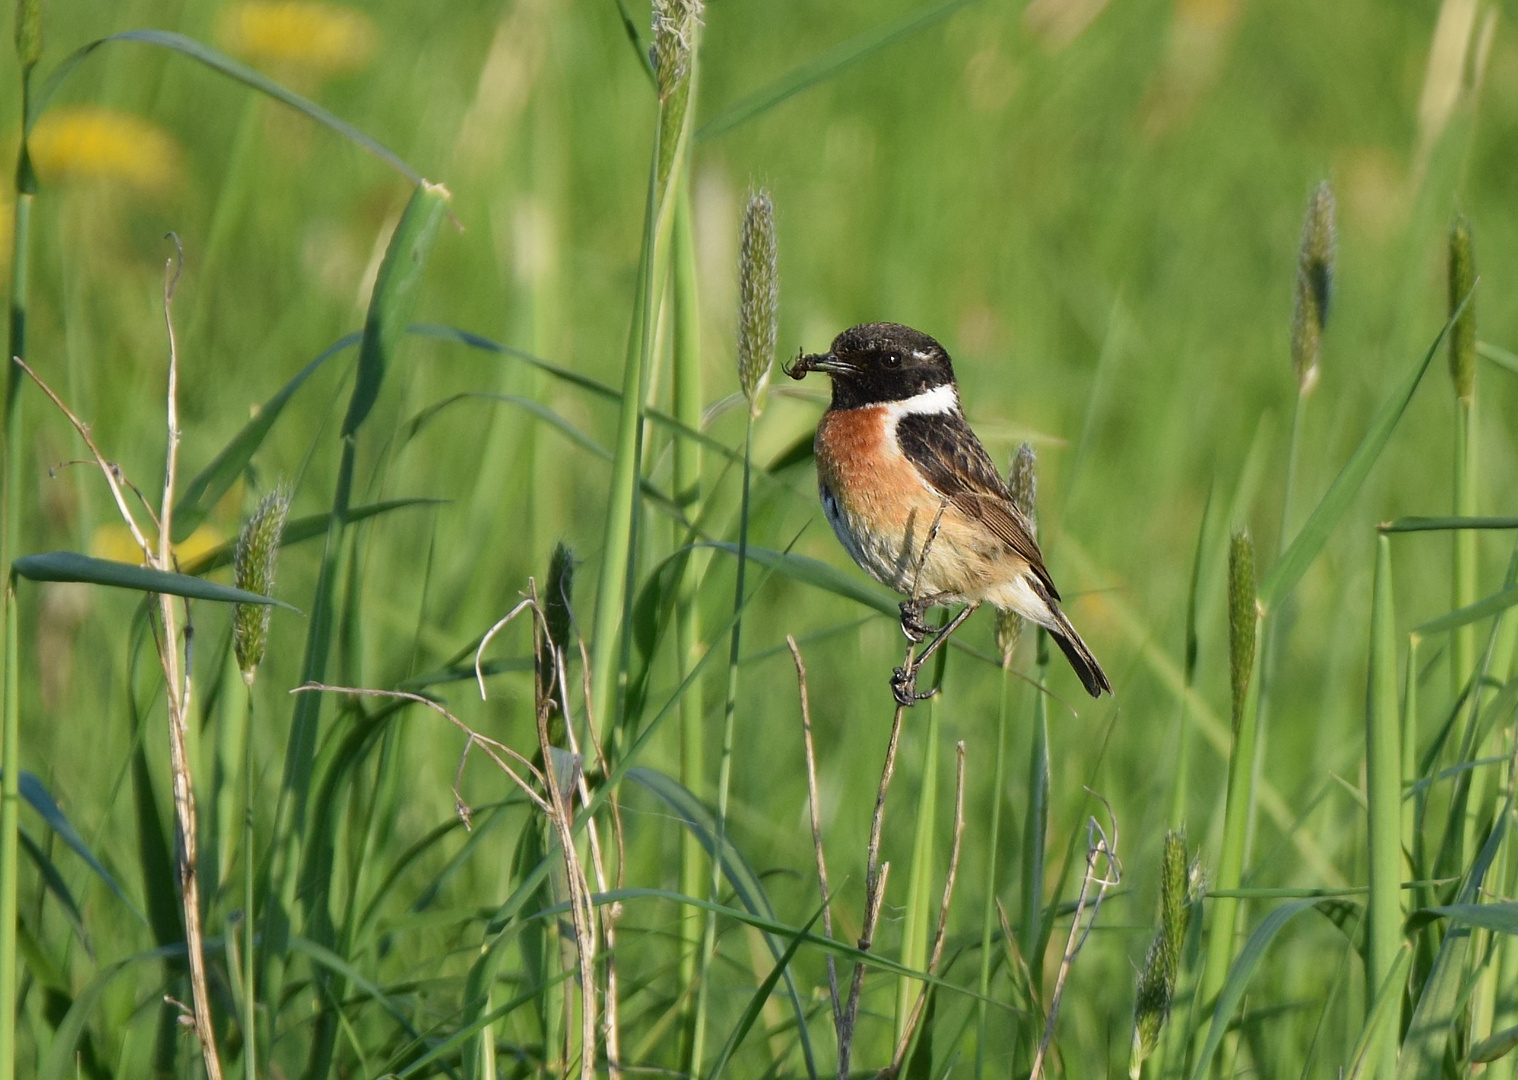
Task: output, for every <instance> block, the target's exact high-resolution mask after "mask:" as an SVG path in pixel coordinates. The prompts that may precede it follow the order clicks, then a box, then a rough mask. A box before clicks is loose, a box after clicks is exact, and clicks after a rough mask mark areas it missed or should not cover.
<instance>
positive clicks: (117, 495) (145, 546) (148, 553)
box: [11, 356, 168, 562]
mask: <svg viewBox="0 0 1518 1080" xmlns="http://www.w3.org/2000/svg"><path fill="white" fill-rule="evenodd" d="M11 362H12V363H14V364H15V365H16V366H17V367H19V368H20V369H21V370H22V371H24V372H26V374H27V376H28V377H29V378H30V379H31V380H32V382H34V383H36V384H37V388H38V389H40V390H41V391H42V392H43V393H44V394H46V395H47V397H48V400H49V401H51V402H52V403H53V404H54V405H56V406H57V407H58V411H59V412H61V413H63V415H64V416H65V417H66V418H67V419H68V422H69V423H70V424H72V425H73V427H74V430H75V431H77V432H79V437H80V438H81V439H83V440H84V445H85V446H88V447H89V448H90V453H91V454H93V455H94V457H95V463H96V464H97V465H99V466H100V471H101V472H102V473H104V474H105V482H106V483H107V484H108V485H110V488H111V497H112V498H113V499H115V500H116V509H117V510H118V511H119V512H120V513H121V520H122V521H123V522H125V523H126V527H127V528H128V529H130V530H131V533H132V540H133V542H134V543H136V545H137V546H138V547H140V548H142V555H143V558H144V559H147V560H148V561H149V562H152V561H153V560H155V559H156V558H157V556H156V555H155V553H154V551H153V547H152V545H151V544H149V543H148V540H147V537H145V536H144V535H143V534H142V530H141V529H140V528H138V526H137V519H136V518H134V517H133V516H132V511H131V509H130V508H129V507H128V506H127V501H126V496H125V495H124V494H123V493H122V491H121V485H122V482H123V478H122V475H121V469H120V467H119V466H117V465H116V464H115V463H114V462H111V461H107V460H106V459H105V455H104V454H102V453H101V452H100V447H98V446H96V445H95V440H94V439H93V438H92V437H91V436H90V429H89V426H88V425H86V424H85V423H84V421H82V420H80V419H79V417H77V416H75V415H74V413H73V411H72V410H71V409H70V408H69V407H68V406H67V405H65V404H64V403H63V399H62V398H60V397H59V396H58V395H57V394H55V393H54V392H53V388H52V387H51V386H49V385H48V384H47V383H45V382H43V381H42V377H41V376H40V375H38V374H37V373H36V372H35V371H33V370H32V369H31V368H30V367H28V366H27V363H26V361H25V360H23V359H21V357H19V356H13V357H11ZM159 532H160V533H163V534H165V535H167V533H168V530H167V529H160V530H159Z"/></svg>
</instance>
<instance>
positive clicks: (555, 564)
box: [543, 540, 575, 656]
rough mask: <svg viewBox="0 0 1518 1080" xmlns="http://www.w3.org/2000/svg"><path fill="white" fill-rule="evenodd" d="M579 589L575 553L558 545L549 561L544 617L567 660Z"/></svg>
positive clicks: (560, 543)
mask: <svg viewBox="0 0 1518 1080" xmlns="http://www.w3.org/2000/svg"><path fill="white" fill-rule="evenodd" d="M574 587H575V553H574V549H573V548H571V547H570V546H569V545H568V544H566V543H564V542H563V541H562V540H561V541H559V542H558V543H557V544H555V545H554V548H553V556H552V557H551V558H550V559H549V560H548V590H547V595H545V596H544V597H543V617H544V620H545V621H546V622H547V623H548V639H549V640H550V641H552V642H553V645H554V648H556V649H558V650H559V652H560V653H561V654H563V655H564V656H568V655H569V645H570V636H571V634H572V632H573V628H574V613H573V609H572V608H571V603H572V602H573V599H574Z"/></svg>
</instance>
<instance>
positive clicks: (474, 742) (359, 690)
mask: <svg viewBox="0 0 1518 1080" xmlns="http://www.w3.org/2000/svg"><path fill="white" fill-rule="evenodd" d="M312 691H316V692H318V693H324V694H353V695H355V696H358V697H382V698H400V699H401V700H404V701H414V702H416V703H417V704H418V705H425V706H427V708H429V709H431V710H432V711H433V712H435V713H437V714H438V715H440V716H443V717H445V718H446V719H447V720H448V722H449V723H451V724H453V726H454V727H456V728H458V729H459V730H460V731H462V732H463V733H464V734H465V736H467V738H468V741H467V742H466V743H465V744H464V753H465V754H466V755H467V754H468V753H469V748H470V747H471V746H478V747H479V748H480V749H481V750H482V751H483V752H484V753H485V755H486V756H487V757H488V758H490V760H491V761H492V762H494V763H495V765H496V767H497V768H499V769H500V770H501V771H502V772H504V773H505V774H506V775H507V776H508V777H510V778H511V781H512V782H513V783H514V784H516V785H517V787H519V788H521V789H522V791H523V792H524V793H525V794H526V795H527V797H528V798H529V799H531V800H532V801H533V804H534V805H536V806H537V808H538V809H539V810H541V811H543V813H545V814H550V813H552V812H553V807H552V806H551V805H550V804H549V802H548V800H547V799H545V798H543V796H541V795H539V794H538V793H537V791H535V790H534V789H533V786H532V785H531V784H529V783H528V782H527V781H526V780H523V779H522V777H521V776H520V775H518V774H517V772H516V770H515V769H513V768H512V767H511V766H510V765H508V764H506V762H505V760H504V759H503V758H502V757H501V754H505V755H507V756H508V757H510V758H511V759H512V760H513V761H516V762H517V763H518V764H520V765H521V766H522V767H523V768H525V769H527V770H528V771H529V772H531V773H532V775H533V778H534V779H536V780H537V781H538V782H539V783H540V784H543V785H544V787H547V783H548V781H547V780H546V779H545V778H544V775H543V772H542V771H541V770H539V769H538V767H537V766H535V765H534V764H533V763H532V762H531V761H529V760H528V759H527V758H525V757H523V756H522V755H521V754H519V753H517V752H516V751H515V750H513V749H512V748H511V747H509V746H507V745H506V744H505V743H500V742H497V741H496V740H494V739H492V738H490V737H489V736H488V735H481V734H480V733H479V732H478V731H475V730H474V729H473V728H472V727H470V726H469V725H468V724H466V723H464V721H462V720H460V719H459V718H458V717H457V716H454V715H453V713H451V712H449V711H448V710H447V709H446V708H445V707H444V706H443V705H441V704H439V703H438V702H436V701H433V700H432V699H431V698H429V697H423V696H422V695H421V694H413V693H411V692H410V691H407V690H372V689H369V688H367V687H362V686H332V685H329V684H327V683H318V682H308V683H302V684H301V685H300V686H297V687H295V689H293V690H291V691H290V693H292V694H304V693H310V692H312ZM462 766H463V762H462V760H461V761H460V770H461V771H462ZM454 795H455V796H457V795H458V788H457V784H455V787H454Z"/></svg>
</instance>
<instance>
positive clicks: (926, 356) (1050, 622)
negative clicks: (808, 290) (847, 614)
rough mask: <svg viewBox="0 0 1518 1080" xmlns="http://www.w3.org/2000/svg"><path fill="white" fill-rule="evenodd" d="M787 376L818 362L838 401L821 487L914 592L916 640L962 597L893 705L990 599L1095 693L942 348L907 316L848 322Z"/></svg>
mask: <svg viewBox="0 0 1518 1080" xmlns="http://www.w3.org/2000/svg"><path fill="white" fill-rule="evenodd" d="M784 370H785V373H786V374H787V375H789V376H791V377H792V378H793V379H803V378H805V377H806V376H807V375H808V374H810V373H811V372H814V371H816V372H821V373H823V374H825V375H827V376H828V377H829V378H830V379H831V380H832V391H833V393H832V402H831V404H830V405H829V406H828V409H827V412H826V413H824V414H823V416H822V419H821V421H820V422H819V423H818V425H817V434H816V438H815V442H814V446H815V451H816V462H817V487H818V494H819V496H820V497H821V500H822V509H823V513H824V514H825V515H826V517H827V519H828V522H829V524H831V525H832V527H833V531H834V532H835V533H836V534H837V536H838V540H839V542H840V543H841V544H842V545H843V547H844V550H845V551H847V552H848V553H849V555H850V556H851V557H852V558H853V560H854V561H855V562H856V563H858V564H859V566H860V567H861V568H862V569H863V570H864V571H865V572H866V573H868V574H869V575H870V576H871V577H872V578H874V579H875V580H876V581H878V582H880V583H881V584H882V585H885V586H887V587H889V588H891V589H894V590H895V591H896V592H898V593H901V594H903V595H904V596H906V597H907V599H906V600H904V601H902V603H901V628H902V632H903V633H904V634H905V635H906V637H907V639H908V640H909V641H911V642H913V643H914V644H916V643H920V642H922V641H923V640H924V639H925V638H927V637H928V636H929V634H930V633H933V628H932V627H930V626H928V625H927V624H926V623H925V622H924V621H923V616H924V614H925V613H926V611H927V609H928V608H930V607H948V606H952V605H955V604H963V605H965V606H964V608H963V609H962V610H961V611H960V612H958V613H957V614H956V615H955V616H954V617H953V618H952V619H950V620H949V621H948V622H947V623H946V624H945V625H944V626H943V627H942V629H939V630H938V631H937V633H936V634H935V635H934V636H933V639H932V641H930V642H929V644H928V646H927V647H926V648H925V649H924V650H923V651H922V653H920V654H918V655H917V656H916V657H915V659H913V660H911V661H910V662H909V663H908V665H907V666H905V667H901V668H897V669H896V670H895V672H894V673H893V675H892V680H891V687H892V692H893V695H894V696H895V698H896V701H897V702H898V704H901V705H910V704H912V703H914V702H915V701H919V700H922V699H923V698H926V697H930V696H932V694H931V692H929V693H927V694H919V693H918V692H917V690H916V675H917V669H918V668H919V667H921V665H922V663H923V662H924V661H925V660H927V658H928V657H929V656H930V655H932V653H933V652H934V651H936V650H937V649H938V648H939V647H940V646H941V645H942V644H943V643H944V642H945V641H947V640H948V637H949V635H950V634H952V633H953V632H954V631H955V630H956V629H958V628H959V626H960V625H961V624H962V623H963V622H964V621H965V619H967V618H969V616H970V614H971V613H972V612H974V611H975V610H976V609H977V608H979V607H980V606H981V605H982V604H990V605H992V606H993V607H995V608H997V609H998V610H1000V611H1004V612H1015V613H1016V614H1018V615H1021V616H1022V617H1024V618H1026V619H1029V620H1031V621H1032V622H1034V623H1037V624H1038V625H1039V626H1042V627H1043V628H1044V629H1045V630H1047V631H1048V632H1049V635H1050V636H1051V637H1052V638H1053V639H1054V641H1055V643H1056V644H1058V645H1059V647H1060V650H1061V651H1062V652H1063V653H1064V654H1065V658H1066V659H1067V660H1069V662H1070V666H1071V667H1072V668H1073V669H1074V670H1075V674H1076V675H1077V676H1079V678H1080V681H1081V684H1082V685H1083V686H1084V687H1085V688H1086V691H1087V692H1088V693H1089V694H1090V695H1091V696H1092V697H1094V698H1099V697H1100V696H1101V695H1102V694H1103V693H1107V694H1110V693H1112V683H1111V681H1110V680H1109V679H1108V678H1107V674H1106V672H1104V671H1103V670H1102V666H1101V664H1100V663H1098V662H1097V659H1096V657H1095V656H1094V655H1093V654H1092V652H1091V650H1090V648H1088V647H1087V645H1086V643H1085V641H1083V640H1082V639H1081V636H1080V634H1078V633H1077V632H1076V630H1075V627H1074V626H1072V625H1071V624H1070V620H1069V619H1068V618H1067V617H1066V616H1065V613H1064V612H1063V611H1062V610H1060V596H1059V590H1058V589H1056V588H1055V586H1054V579H1053V578H1052V577H1051V576H1050V575H1049V570H1048V567H1047V566H1045V565H1044V557H1043V553H1042V552H1041V551H1040V550H1039V547H1038V542H1037V541H1036V540H1035V539H1034V529H1033V524H1032V522H1031V521H1029V520H1028V517H1027V516H1026V515H1025V514H1024V513H1023V512H1022V511H1021V510H1020V509H1018V506H1017V504H1016V502H1015V501H1014V499H1013V497H1012V493H1011V492H1010V491H1009V490H1008V488H1007V484H1006V481H1004V480H1003V479H1002V477H1001V474H1000V472H998V471H997V468H996V466H995V464H993V463H992V461H991V456H990V454H988V453H986V449H985V447H984V446H982V445H981V442H980V440H979V439H978V438H976V436H975V432H974V431H972V430H971V429H970V425H969V423H968V421H966V419H965V414H964V409H963V407H962V405H961V403H960V397H959V386H958V384H957V383H956V382H955V379H954V366H953V363H952V361H951V360H950V358H949V354H948V351H947V350H946V349H945V348H944V347H943V346H942V345H940V344H939V343H938V342H937V341H935V340H934V339H933V338H932V337H929V336H928V335H927V334H925V333H923V332H922V331H920V330H914V329H912V328H911V327H909V326H903V325H901V324H900V323H889V322H874V323H864V324H861V325H859V326H854V327H850V328H849V329H847V330H845V331H843V332H842V333H841V334H839V335H838V336H837V337H836V338H834V339H833V343H832V345H831V346H830V347H829V349H828V351H827V352H826V353H813V354H798V355H797V357H796V358H795V359H794V360H793V361H791V362H790V363H789V364H787V365H785V366H784Z"/></svg>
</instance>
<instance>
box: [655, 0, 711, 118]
mask: <svg viewBox="0 0 1518 1080" xmlns="http://www.w3.org/2000/svg"><path fill="white" fill-rule="evenodd" d="M701 7H702V3H701V0H654V11H653V36H654V43H653V45H652V46H651V47H650V49H649V54H650V55H649V59H650V60H651V61H652V62H653V65H654V75H655V77H656V78H657V79H658V83H659V101H660V102H665V101H668V100H669V99H670V98H671V97H672V96H673V95H674V93H675V91H676V90H678V89H679V88H680V84H681V83H683V82H684V81H685V80H686V77H687V76H689V75H690V54H691V51H692V50H693V49H695V47H696V31H697V30H698V29H699V28H700V26H701Z"/></svg>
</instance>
